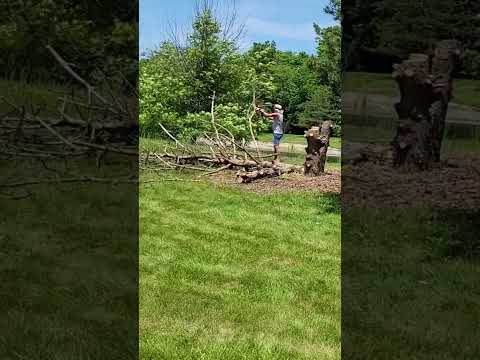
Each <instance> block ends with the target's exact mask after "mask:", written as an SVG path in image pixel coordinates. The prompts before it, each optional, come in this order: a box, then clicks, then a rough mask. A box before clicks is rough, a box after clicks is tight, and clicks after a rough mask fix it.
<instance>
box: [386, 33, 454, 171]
mask: <svg viewBox="0 0 480 360" xmlns="http://www.w3.org/2000/svg"><path fill="white" fill-rule="evenodd" d="M461 53H462V50H461V47H460V44H459V43H458V42H457V41H455V40H445V41H441V42H439V43H438V44H437V48H436V50H435V55H434V57H433V59H432V61H431V62H430V58H429V57H428V56H427V55H424V54H411V55H410V58H409V59H407V60H404V61H403V62H402V63H401V64H396V65H394V72H393V77H394V79H395V80H396V81H397V83H398V86H399V88H400V96H401V98H400V102H399V103H397V104H395V109H396V111H397V114H398V117H399V125H398V128H397V134H396V136H395V138H394V139H393V142H392V145H393V163H394V166H396V167H399V168H404V169H406V170H426V169H428V168H430V167H431V165H432V164H433V163H435V162H439V161H440V150H441V145H442V139H443V134H444V128H445V117H446V115H447V109H448V103H449V101H450V98H451V92H452V71H453V69H454V67H455V65H456V63H457V61H458V59H459V55H461Z"/></svg>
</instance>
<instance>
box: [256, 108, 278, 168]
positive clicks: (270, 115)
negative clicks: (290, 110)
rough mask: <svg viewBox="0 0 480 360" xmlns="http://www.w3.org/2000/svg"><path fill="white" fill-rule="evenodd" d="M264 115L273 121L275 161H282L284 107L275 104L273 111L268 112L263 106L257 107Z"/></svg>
mask: <svg viewBox="0 0 480 360" xmlns="http://www.w3.org/2000/svg"><path fill="white" fill-rule="evenodd" d="M256 110H257V112H259V113H260V114H261V115H262V116H264V117H266V118H268V119H269V120H271V121H272V130H273V152H274V154H275V158H274V159H275V160H274V163H278V162H280V160H279V149H280V140H281V139H282V137H283V109H282V106H281V105H279V104H275V105H273V112H271V113H267V112H266V111H265V110H263V109H261V108H258V107H257V108H256Z"/></svg>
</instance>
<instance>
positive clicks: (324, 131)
mask: <svg viewBox="0 0 480 360" xmlns="http://www.w3.org/2000/svg"><path fill="white" fill-rule="evenodd" d="M331 133H332V123H331V121H324V122H323V124H322V127H321V128H319V127H318V126H314V127H312V128H311V129H310V130H308V131H306V132H305V138H306V140H307V147H306V149H305V150H306V152H307V155H306V157H305V164H304V174H305V175H306V176H320V175H321V174H323V173H324V172H325V162H326V160H327V150H328V145H329V143H330V135H331Z"/></svg>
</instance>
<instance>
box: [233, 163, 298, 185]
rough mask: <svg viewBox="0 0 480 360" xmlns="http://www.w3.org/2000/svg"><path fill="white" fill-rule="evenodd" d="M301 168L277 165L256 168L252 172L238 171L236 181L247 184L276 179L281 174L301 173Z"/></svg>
mask: <svg viewBox="0 0 480 360" xmlns="http://www.w3.org/2000/svg"><path fill="white" fill-rule="evenodd" d="M302 170H303V169H302V167H301V166H296V165H287V164H278V165H273V166H270V167H263V168H262V167H258V168H256V169H255V170H253V171H239V172H237V180H238V182H239V183H249V182H252V181H255V180H257V179H262V178H268V177H276V176H281V175H283V174H288V173H293V172H298V173H301V172H302Z"/></svg>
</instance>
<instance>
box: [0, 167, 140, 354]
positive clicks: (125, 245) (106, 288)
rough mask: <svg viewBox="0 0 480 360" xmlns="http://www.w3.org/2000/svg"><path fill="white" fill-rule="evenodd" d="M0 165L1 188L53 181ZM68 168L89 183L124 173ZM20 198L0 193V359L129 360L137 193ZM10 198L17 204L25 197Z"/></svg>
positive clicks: (53, 189)
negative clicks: (40, 181)
mask: <svg viewBox="0 0 480 360" xmlns="http://www.w3.org/2000/svg"><path fill="white" fill-rule="evenodd" d="M0 164H1V167H2V173H1V176H0V177H1V179H0V182H1V183H4V182H7V183H10V182H17V181H25V180H27V179H28V180H34V179H37V178H38V179H47V178H52V177H55V175H56V174H55V173H53V172H52V171H48V170H46V168H44V167H42V166H41V165H40V164H38V162H36V163H34V162H31V163H27V161H25V166H22V165H21V164H22V163H21V162H18V163H17V165H18V166H17V167H16V168H14V164H15V162H14V161H8V162H7V161H3V160H2V161H1V162H0ZM55 165H56V166H58V168H62V167H63V165H64V163H63V162H61V163H60V164H58V163H57V164H55ZM46 166H47V167H48V168H53V167H54V164H53V163H51V162H46ZM68 166H69V170H70V172H72V173H75V172H77V171H81V172H82V174H83V175H86V174H89V175H91V176H97V177H102V176H119V175H120V174H121V173H123V170H124V168H123V166H122V165H117V166H115V167H114V169H113V170H112V168H103V169H100V170H96V169H95V164H93V166H91V167H90V166H89V165H87V164H86V162H83V161H80V160H79V161H73V160H70V161H69V164H68ZM73 176H75V175H73ZM26 189H27V190H29V191H30V192H31V196H30V197H27V198H24V199H16V200H14V199H8V197H6V193H7V192H8V191H7V190H6V189H4V188H2V191H1V192H0V201H1V204H2V216H1V217H0V259H1V261H0V264H1V265H0V268H1V273H2V286H1V290H0V310H1V312H2V317H1V320H0V327H1V329H2V330H1V335H0V339H1V340H0V358H1V359H12V360H17V359H18V360H20V359H52V360H63V359H105V360H106V359H112V358H117V359H123V358H128V357H130V358H134V356H135V354H136V352H137V347H138V344H137V315H136V314H137V302H136V299H137V291H138V288H137V275H136V274H137V268H138V257H137V254H138V251H137V249H138V248H137V244H138V243H137V236H138V233H137V230H138V228H137V219H138V212H137V209H138V208H137V199H138V196H137V185H136V184H118V185H111V184H100V183H95V184H91V183H73V184H52V185H42V186H40V185H38V186H30V187H27V188H26ZM17 193H18V194H20V195H24V194H25V189H17ZM120 340H121V341H120Z"/></svg>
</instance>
